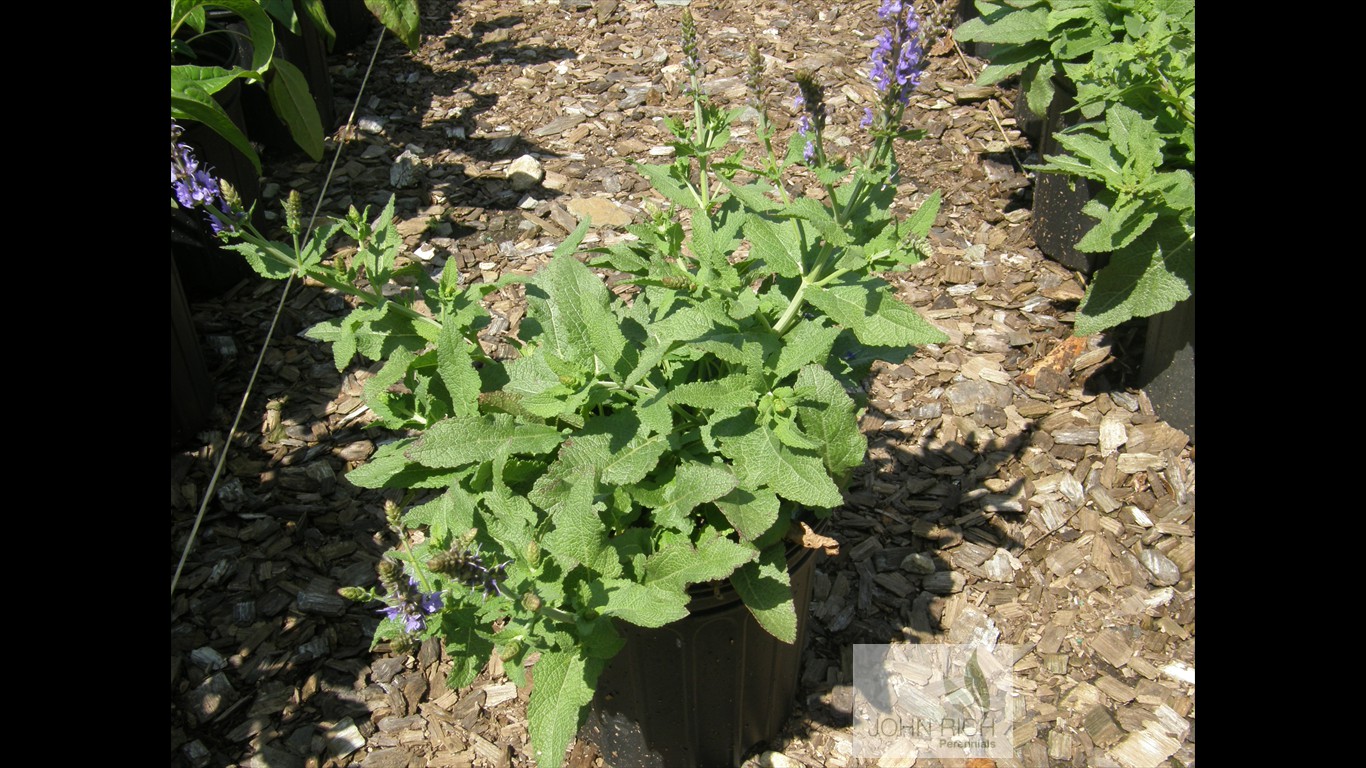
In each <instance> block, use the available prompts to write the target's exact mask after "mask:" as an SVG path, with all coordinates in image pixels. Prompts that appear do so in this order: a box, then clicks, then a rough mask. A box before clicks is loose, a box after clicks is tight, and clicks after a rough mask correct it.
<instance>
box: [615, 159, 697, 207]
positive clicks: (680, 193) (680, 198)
mask: <svg viewBox="0 0 1366 768" xmlns="http://www.w3.org/2000/svg"><path fill="white" fill-rule="evenodd" d="M631 165H633V166H635V169H636V170H637V171H640V173H641V174H642V175H643V176H644V177H645V178H647V179H649V180H650V184H651V185H652V186H653V187H654V188H655V191H657V192H659V194H661V195H663V196H664V197H665V199H667V200H669V201H670V202H672V203H675V204H676V205H679V206H682V207H684V208H688V209H690V210H697V208H698V206H699V205H700V202H699V201H698V199H697V197H696V196H695V195H694V194H693V192H692V190H691V189H689V188H688V187H686V186H685V185H684V184H683V182H681V181H679V180H678V179H676V178H674V176H673V173H672V170H673V166H672V165H651V164H647V163H637V162H632V163H631Z"/></svg>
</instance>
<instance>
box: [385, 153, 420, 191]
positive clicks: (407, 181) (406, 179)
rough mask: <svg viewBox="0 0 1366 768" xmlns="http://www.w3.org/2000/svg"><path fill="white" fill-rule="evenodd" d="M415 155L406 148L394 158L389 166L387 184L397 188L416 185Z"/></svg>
mask: <svg viewBox="0 0 1366 768" xmlns="http://www.w3.org/2000/svg"><path fill="white" fill-rule="evenodd" d="M417 169H418V162H417V155H415V154H413V153H412V152H410V151H408V150H406V149H405V150H403V154H401V155H399V156H398V158H396V159H395V160H394V164H393V165H392V166H390V167H389V184H390V186H393V187H396V188H398V189H405V188H407V187H415V186H417Z"/></svg>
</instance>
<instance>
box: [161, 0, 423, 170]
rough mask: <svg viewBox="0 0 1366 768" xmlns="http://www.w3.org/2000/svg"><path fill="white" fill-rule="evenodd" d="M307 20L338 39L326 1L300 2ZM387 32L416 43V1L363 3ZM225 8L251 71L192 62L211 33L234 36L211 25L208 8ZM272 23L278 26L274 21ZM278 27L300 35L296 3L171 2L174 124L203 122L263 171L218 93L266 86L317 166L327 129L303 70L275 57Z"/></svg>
mask: <svg viewBox="0 0 1366 768" xmlns="http://www.w3.org/2000/svg"><path fill="white" fill-rule="evenodd" d="M298 2H299V7H301V8H302V9H303V11H304V13H305V14H307V16H308V17H309V19H310V20H312V22H313V23H314V24H315V25H317V27H318V29H319V30H321V31H322V33H323V35H324V36H325V37H326V38H327V39H328V40H329V41H330V40H331V39H332V38H333V37H334V33H333V31H332V26H331V24H329V23H328V20H327V13H326V11H325V10H324V9H323V4H322V0H298ZM365 2H366V6H367V7H368V8H370V11H371V13H374V14H375V16H376V18H378V19H379V20H380V21H381V22H382V23H383V24H384V25H385V26H386V27H388V28H389V29H391V30H392V31H393V32H394V34H396V35H397V36H398V38H399V39H400V40H401V41H402V42H403V44H404V45H406V46H408V48H409V50H416V48H417V45H418V26H417V25H418V11H417V0H365ZM215 7H216V8H222V9H225V10H228V11H231V12H232V13H234V14H236V15H237V16H238V17H240V18H241V20H242V22H243V23H244V24H245V26H246V29H247V38H248V43H249V47H250V49H251V61H250V63H249V66H240V65H238V64H237V63H235V62H232V63H229V62H223V64H230V66H223V65H220V64H212V63H211V64H205V63H203V62H197V61H195V60H194V51H193V48H192V45H191V43H192V42H193V40H194V38H195V37H198V36H202V35H205V34H222V35H226V34H233V33H232V32H231V31H229V30H228V29H226V28H223V27H215V26H213V25H212V24H211V23H210V22H209V19H208V16H207V14H206V9H208V8H215ZM272 19H274V21H272ZM275 23H279V24H280V25H281V26H282V27H283V28H285V29H288V30H289V31H290V32H293V33H295V34H298V33H299V31H300V26H299V18H298V14H297V12H296V10H295V0H171V38H170V39H171V62H172V63H171V119H172V120H175V121H180V122H185V121H194V122H199V123H204V124H205V125H207V126H208V127H209V128H211V129H213V131H214V132H216V133H217V134H218V135H220V136H222V137H223V138H225V139H227V140H228V141H229V142H230V143H231V144H232V145H233V146H234V147H236V148H237V149H238V150H239V151H240V152H241V153H242V154H243V155H244V156H245V157H246V158H247V159H248V160H250V161H251V163H252V165H253V166H255V168H256V171H257V173H260V171H261V159H260V157H259V156H258V155H257V154H256V150H255V149H254V148H253V147H252V146H251V143H250V142H249V141H247V137H246V135H245V134H243V133H242V131H241V130H240V129H239V128H238V127H237V126H236V125H234V124H233V122H232V120H231V119H230V118H229V117H228V114H227V112H225V111H224V110H223V107H222V106H221V105H219V104H218V102H217V100H216V99H214V94H216V93H218V92H219V91H221V90H223V89H224V88H226V87H227V86H228V85H229V84H230V83H232V82H233V81H234V80H244V81H247V82H251V83H261V84H262V85H264V86H265V88H266V91H267V93H268V94H269V95H270V103H271V107H272V108H273V109H274V110H275V113H276V114H277V115H278V116H279V117H280V120H281V121H282V122H283V123H284V124H285V126H286V127H287V128H288V129H289V133H290V136H291V137H293V139H294V141H295V143H297V144H298V145H299V147H300V148H301V149H303V150H304V152H306V153H307V154H308V156H309V157H311V158H313V159H314V160H321V159H322V154H323V127H322V120H321V118H319V116H318V108H317V105H316V104H315V103H314V102H313V97H312V95H311V94H310V93H309V89H308V81H307V79H306V77H305V76H304V74H303V72H301V71H300V70H299V68H298V67H296V66H294V65H293V64H291V63H290V62H289V61H286V60H285V59H283V58H277V57H276V56H275ZM187 32H188V33H190V34H187Z"/></svg>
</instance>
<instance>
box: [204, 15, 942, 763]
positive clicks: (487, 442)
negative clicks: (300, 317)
mask: <svg viewBox="0 0 1366 768" xmlns="http://www.w3.org/2000/svg"><path fill="white" fill-rule="evenodd" d="M882 16H883V18H884V20H885V21H886V22H887V25H888V29H887V30H886V33H885V34H884V35H883V36H881V37H880V38H879V44H878V46H877V50H876V51H875V53H874V58H873V60H872V62H870V69H871V70H873V73H874V74H873V81H874V86H875V87H876V88H877V90H878V93H879V102H878V106H877V109H876V111H875V112H873V113H872V114H869V115H867V116H866V117H867V124H868V128H869V129H870V132H871V139H872V148H871V149H870V150H869V151H868V152H867V153H866V154H865V155H864V156H862V157H860V158H856V159H847V158H841V157H833V156H831V155H829V154H828V153H827V151H826V147H825V141H824V125H825V106H824V99H823V94H822V92H821V88H820V86H819V84H818V83H817V82H816V81H815V80H814V78H812V77H810V76H809V75H804V74H803V75H799V76H798V78H797V90H798V93H799V96H800V98H799V101H798V104H799V107H798V108H799V109H800V111H801V118H802V119H801V120H800V121H799V123H800V130H798V131H796V132H795V133H794V134H793V135H792V136H791V137H790V139H789V141H788V143H787V147H786V152H785V153H784V154H783V155H782V156H779V154H778V153H777V152H776V151H775V149H774V146H775V139H776V136H775V132H774V130H773V128H772V123H771V122H770V121H769V120H768V117H767V113H766V107H767V100H768V98H769V94H768V93H767V91H766V87H765V82H764V78H763V73H762V67H761V65H760V57H759V55H758V52H757V51H753V52H752V55H751V72H750V77H749V82H750V84H751V87H752V94H751V106H755V107H757V108H758V115H759V117H758V124H757V131H756V133H757V136H758V138H759V141H760V144H762V147H763V152H762V155H761V156H760V157H759V158H758V159H757V160H754V161H749V160H747V159H746V153H745V152H744V150H743V148H741V149H738V150H736V151H731V142H730V139H731V128H732V125H733V123H734V121H735V120H736V119H737V118H738V116H739V114H740V112H741V110H740V109H731V110H725V109H722V108H721V107H719V106H718V105H716V104H714V103H713V102H711V101H710V100H709V99H708V98H706V97H705V96H704V95H703V94H702V89H701V85H700V78H701V73H702V61H701V52H700V41H699V39H698V36H697V33H696V30H695V27H694V26H693V24H692V20H691V17H690V16H688V15H687V14H686V13H685V15H684V51H685V66H686V68H687V70H688V73H689V76H690V77H689V81H690V82H689V92H690V94H691V96H692V101H693V104H692V114H691V115H690V116H689V118H688V119H687V120H675V121H671V122H670V124H669V127H670V129H671V130H672V131H673V133H674V137H675V140H674V142H673V145H674V149H675V159H674V160H673V161H672V162H671V163H668V164H665V165H643V164H638V165H637V166H636V167H637V169H638V170H639V171H640V172H641V173H642V174H643V175H644V176H645V177H646V178H648V179H649V180H650V182H651V183H652V184H653V185H654V187H655V189H656V190H657V191H658V192H659V193H660V194H661V195H662V196H663V198H664V199H665V200H666V201H668V204H669V207H668V208H667V209H665V210H662V211H657V212H655V213H654V214H653V215H652V216H651V218H650V221H648V222H646V223H642V224H639V225H635V226H632V227H630V228H629V229H630V232H631V233H632V234H633V235H634V236H635V239H634V240H631V241H627V242H622V243H619V244H617V245H614V246H611V247H607V248H599V249H593V250H591V251H589V252H587V253H586V254H584V255H585V256H586V258H587V260H588V263H589V265H591V266H596V267H602V268H606V269H610V270H612V271H613V272H615V273H616V275H617V284H618V285H619V286H629V288H627V289H626V290H625V291H622V293H623V294H625V296H626V297H625V298H622V297H620V296H618V295H617V293H615V292H613V291H611V290H609V289H608V286H607V285H606V284H604V282H603V280H602V278H600V277H599V276H597V275H596V274H595V273H594V272H593V271H592V270H591V269H590V268H589V265H585V263H583V262H582V261H580V259H579V258H578V257H577V256H576V255H575V254H576V252H577V251H578V250H579V246H580V244H581V242H582V239H583V237H584V235H585V234H586V232H587V230H588V227H589V225H590V222H587V221H585V222H583V223H582V224H581V225H580V226H579V227H578V228H577V229H576V230H575V231H574V232H573V233H572V234H571V235H570V237H569V238H568V239H567V240H566V241H565V242H564V243H563V244H562V245H561V246H560V247H559V248H558V249H557V250H556V251H555V253H554V254H553V255H552V257H551V259H550V261H549V263H548V264H546V265H545V267H543V268H542V269H541V270H540V271H539V272H537V273H536V274H535V275H533V276H530V277H522V276H516V275H510V276H507V277H505V278H504V279H502V280H501V281H499V283H496V284H492V285H489V284H474V285H462V283H461V281H460V279H459V276H458V274H456V272H455V271H454V269H453V268H449V267H448V269H447V270H446V271H445V272H443V273H442V274H441V275H440V276H439V277H433V276H429V275H427V273H426V272H425V271H424V270H423V269H422V268H421V266H420V265H410V266H406V267H400V266H398V264H399V261H398V254H399V251H400V248H401V240H400V238H399V236H398V234H397V231H396V229H395V228H394V226H393V201H392V200H390V202H389V204H388V205H387V206H386V207H385V209H384V210H383V211H382V212H380V214H379V215H378V216H377V217H375V218H373V219H372V218H371V215H370V213H369V212H368V211H366V212H358V211H356V210H355V209H352V211H351V212H350V213H349V214H348V215H347V216H346V217H345V219H343V220H341V221H337V222H331V223H328V224H325V225H324V226H322V227H320V228H319V229H318V230H316V231H315V232H313V233H311V234H309V235H308V236H304V235H303V234H302V232H301V231H300V228H299V226H298V212H297V207H298V202H297V197H294V198H292V202H291V208H290V209H289V210H287V211H286V219H287V222H288V223H289V227H290V231H291V232H292V233H293V234H294V241H293V242H292V243H290V244H287V245H286V244H280V243H276V242H272V241H270V240H268V239H266V238H264V237H262V236H261V235H260V234H259V233H257V232H256V231H255V230H253V229H251V227H250V224H243V225H242V226H241V227H240V228H239V229H238V234H237V235H236V238H237V239H236V241H235V243H234V244H233V245H232V246H231V247H232V248H234V249H236V250H238V251H240V252H241V253H242V254H243V255H244V256H245V257H246V258H247V259H248V261H249V262H250V263H251V265H252V266H253V267H254V268H255V269H256V271H257V272H259V273H260V274H262V275H265V276H267V277H272V278H285V277H289V276H292V275H299V276H307V277H310V278H313V279H315V280H318V281H320V282H322V283H324V284H326V285H328V286H331V287H334V288H336V289H338V290H342V291H345V292H346V293H348V294H350V295H352V296H354V297H355V298H356V300H357V306H356V307H355V309H353V310H352V311H351V312H350V313H349V314H348V315H347V316H345V317H343V318H339V319H336V320H333V321H329V322H325V323H322V324H320V325H318V326H315V327H314V328H312V329H310V330H309V331H308V335H309V336H310V337H312V338H314V339H318V340H320V341H326V342H328V343H330V344H332V349H333V353H334V358H335V362H336V364H337V367H338V369H339V370H340V369H343V368H345V367H346V366H347V365H349V364H350V362H351V361H352V360H353V359H354V358H355V357H356V356H359V357H361V358H363V359H365V360H371V361H377V362H382V365H381V367H380V369H379V371H378V372H377V373H376V375H375V376H374V377H372V378H371V379H370V380H369V381H368V382H367V384H366V387H365V397H366V402H367V404H368V405H369V406H370V408H371V409H372V410H373V411H374V412H375V414H376V415H377V416H378V417H379V423H380V424H381V425H383V426H385V427H388V428H391V429H398V430H409V432H408V436H406V437H402V438H400V439H398V440H395V441H393V442H391V443H388V444H386V445H384V446H382V447H381V448H380V449H379V450H378V451H377V452H376V453H375V455H374V456H373V457H372V458H371V460H370V462H369V463H368V464H366V465H364V466H362V467H360V468H358V469H356V470H354V471H353V472H351V473H350V474H349V475H348V479H349V480H350V481H351V482H353V483H355V484H356V485H359V486H362V487H366V488H388V489H397V490H400V491H401V492H402V495H403V498H402V501H401V503H396V504H392V505H391V506H389V507H388V508H387V509H386V519H387V521H388V523H389V525H390V527H391V530H392V531H393V532H394V534H395V536H396V537H397V538H398V545H397V546H396V547H395V548H394V549H393V550H391V551H390V552H389V553H387V554H386V556H385V559H384V561H383V562H382V564H381V569H380V570H381V573H380V587H379V588H378V589H360V588H350V589H348V590H345V594H347V595H348V596H350V597H352V598H355V599H358V600H365V601H373V600H378V601H381V602H382V603H383V605H384V608H383V609H382V611H383V613H384V616H385V618H384V620H383V621H381V622H380V624H379V626H378V629H377V630H376V635H375V641H376V643H379V642H382V641H388V642H390V643H391V645H392V646H393V647H397V648H403V647H406V646H410V645H411V644H412V643H414V642H416V641H417V640H419V639H421V638H423V637H428V636H433V635H439V636H441V637H442V638H443V639H444V641H445V643H446V646H447V648H448V650H449V651H450V652H451V655H452V657H453V658H454V660H455V664H454V667H453V670H452V673H451V679H450V681H449V682H450V684H451V685H452V686H455V687H459V686H463V685H467V684H469V683H470V682H471V681H472V680H473V678H474V677H475V675H476V674H477V673H478V671H479V670H480V669H481V668H482V667H483V665H484V664H485V662H486V660H487V659H488V658H489V656H490V654H493V653H496V654H497V655H498V657H499V658H501V659H502V660H503V661H504V662H505V664H504V669H505V671H506V672H507V674H508V675H509V676H510V677H511V678H512V679H513V680H514V681H515V682H517V683H518V684H519V685H525V684H526V683H527V679H526V672H525V663H526V662H529V661H530V657H531V656H532V655H533V654H536V655H538V659H537V660H536V662H535V678H536V685H535V687H534V689H533V691H532V694H531V700H530V705H529V710H528V717H529V720H530V729H531V738H532V744H533V746H534V748H535V750H536V754H537V759H538V762H540V763H542V764H558V763H559V762H560V760H561V758H562V756H563V754H564V751H565V747H566V746H567V744H568V741H569V740H570V739H571V738H572V736H573V734H574V733H575V731H576V730H577V728H578V724H579V722H580V721H581V717H582V716H583V714H584V713H585V712H586V708H587V706H588V704H589V702H590V700H591V698H592V691H593V685H594V683H595V681H596V680H597V678H598V675H599V674H600V673H601V671H602V669H603V668H604V667H605V665H606V663H607V661H608V660H609V659H611V658H612V656H614V655H615V654H616V652H617V651H618V650H619V649H620V647H621V644H622V640H621V637H620V635H619V634H618V632H617V628H616V622H617V621H625V622H629V623H632V624H636V625H639V626H644V627H659V626H663V625H665V624H668V623H670V622H673V621H676V620H678V619H680V618H682V617H684V616H685V615H686V614H687V605H688V602H689V594H688V586H689V585H692V584H698V583H706V582H712V581H718V580H725V579H729V581H730V583H731V584H732V585H733V586H734V588H735V590H736V592H737V593H738V594H739V595H740V597H741V599H742V600H743V601H744V603H745V605H746V607H747V608H748V609H749V611H750V612H751V613H752V614H753V615H754V617H755V619H756V620H757V621H758V622H759V623H760V624H761V625H762V626H763V627H764V628H765V629H766V630H767V631H769V632H770V633H772V634H773V635H775V636H776V637H778V638H780V639H783V640H785V641H787V642H793V641H794V640H795V638H796V613H795V609H794V605H793V600H792V595H791V588H790V582H789V577H788V572H787V557H786V552H787V546H788V544H787V542H788V540H789V538H790V536H791V534H793V533H794V532H800V531H802V530H804V529H803V527H802V526H803V525H805V524H809V523H811V522H814V521H815V520H817V519H819V518H821V517H825V516H828V515H829V514H830V512H831V510H832V509H833V508H834V507H836V506H838V505H839V504H840V503H842V495H841V487H842V485H843V484H844V483H845V482H847V481H848V479H849V477H850V475H851V473H852V471H853V470H854V468H856V467H857V466H859V465H860V464H862V462H863V460H864V456H865V453H866V448H867V444H866V440H865V438H864V437H863V435H862V434H861V432H860V431H859V429H858V416H859V414H860V412H861V410H862V399H863V391H862V389H861V384H862V383H863V381H864V380H865V379H866V377H867V376H868V374H869V371H870V369H871V366H872V364H873V362H874V361H876V360H879V359H883V360H893V361H898V362H899V361H901V360H904V359H905V358H906V357H907V356H908V355H909V354H911V352H912V351H913V349H914V346H915V345H921V344H927V343H936V342H942V341H944V340H945V337H944V336H943V334H942V333H940V332H939V331H938V330H936V329H935V328H933V327H932V326H930V325H929V324H928V323H926V322H925V321H924V320H923V319H922V318H921V317H920V316H919V315H918V314H917V313H916V312H915V311H914V310H913V309H912V308H911V307H909V306H907V305H906V304H904V303H902V302H900V301H899V300H898V299H896V298H895V296H894V291H893V289H892V286H891V285H890V284H889V283H888V282H887V281H886V280H884V279H883V278H881V277H878V276H876V274H875V273H877V272H883V271H895V270H903V269H906V268H908V267H909V266H910V265H911V264H914V263H916V262H917V261H919V260H920V259H921V258H923V256H924V254H925V253H926V252H927V251H928V245H927V243H926V240H925V236H926V234H927V233H928V231H929V228H930V225H931V223H932V222H933V219H934V216H935V214H936V211H937V209H938V204H939V196H938V194H937V193H936V194H934V195H932V196H930V198H929V199H927V200H926V201H925V202H924V203H923V204H922V205H921V207H920V208H919V210H918V211H916V213H915V214H914V215H913V216H911V217H910V218H909V219H907V220H905V221H900V220H898V219H897V218H896V217H894V216H893V215H892V214H891V212H890V208H891V205H892V202H893V200H894V198H895V195H896V182H897V167H896V162H895V158H894V154H893V152H892V147H893V143H894V142H895V141H897V140H899V139H904V138H915V137H918V135H919V134H918V133H917V132H912V131H905V130H903V129H902V128H901V127H900V124H901V120H902V116H903V113H904V110H905V107H906V103H907V99H908V96H909V93H910V91H911V89H913V88H914V86H915V83H916V80H917V78H918V75H919V69H920V66H921V65H920V60H919V58H920V42H919V34H918V32H919V30H918V19H917V17H916V16H915V13H914V11H913V10H912V9H911V8H910V7H909V6H905V7H903V6H902V4H901V3H899V2H888V3H885V4H884V6H883V9H882ZM797 166H801V167H804V168H805V170H806V172H809V173H811V174H813V175H814V177H815V178H816V179H817V180H818V182H819V184H820V185H821V187H822V189H823V190H824V196H823V199H813V198H808V197H799V196H798V197H794V196H793V195H792V194H791V193H790V192H789V191H788V190H787V188H786V187H785V186H784V185H783V183H782V181H783V179H784V177H785V176H786V175H787V174H788V173H790V172H792V171H793V170H794V167H797ZM208 210H209V213H210V215H215V217H216V214H214V213H213V211H214V210H215V209H213V208H210V209H208ZM338 235H344V236H346V237H348V238H350V239H352V240H354V241H355V243H356V244H357V249H356V251H355V252H354V254H353V255H351V256H350V257H348V258H340V257H337V258H333V259H331V261H330V262H329V261H327V260H326V259H325V256H326V254H327V253H328V249H329V243H330V241H331V240H332V239H333V238H334V237H336V236H338ZM399 278H404V279H403V280H402V282H403V284H407V285H409V286H410V287H408V288H404V289H401V290H399V291H397V292H394V291H392V290H386V289H385V287H386V286H390V285H391V284H392V283H394V282H396V281H397V280H398V279H399ZM511 283H523V284H524V285H525V291H526V300H527V306H528V310H527V315H526V317H525V318H524V319H523V320H522V323H521V326H520V329H519V332H518V336H519V344H520V348H519V350H518V352H519V354H518V355H517V357H516V358H515V359H512V360H496V359H492V358H490V357H489V356H487V355H486V354H485V353H484V351H483V349H482V347H481V346H480V344H479V339H478V332H479V330H480V329H481V328H482V327H483V325H484V324H485V323H486V321H487V316H486V314H485V312H484V309H483V307H482V304H481V299H482V298H483V297H484V295H485V294H487V293H488V292H489V291H492V290H495V289H497V288H499V287H500V286H504V285H508V284H511Z"/></svg>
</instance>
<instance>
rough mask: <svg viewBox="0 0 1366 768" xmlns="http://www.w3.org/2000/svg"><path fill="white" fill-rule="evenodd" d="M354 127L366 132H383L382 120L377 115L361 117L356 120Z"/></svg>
mask: <svg viewBox="0 0 1366 768" xmlns="http://www.w3.org/2000/svg"><path fill="white" fill-rule="evenodd" d="M356 127H357V128H359V129H361V130H362V131H364V132H366V133H374V134H380V133H384V121H383V120H381V119H379V118H378V117H369V116H366V117H362V118H360V119H358V120H356Z"/></svg>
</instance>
